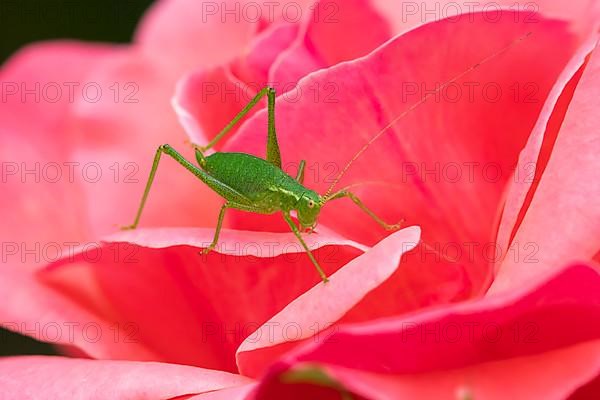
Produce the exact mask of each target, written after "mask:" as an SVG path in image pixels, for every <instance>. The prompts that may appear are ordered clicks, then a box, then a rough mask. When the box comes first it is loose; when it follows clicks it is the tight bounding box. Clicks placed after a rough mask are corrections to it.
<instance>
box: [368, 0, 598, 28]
mask: <svg viewBox="0 0 600 400" xmlns="http://www.w3.org/2000/svg"><path fill="white" fill-rule="evenodd" d="M372 6H373V7H374V8H375V9H376V10H378V12H379V13H380V14H381V15H383V16H385V18H386V19H387V20H388V21H389V24H390V25H391V27H392V31H393V32H394V33H404V32H407V31H409V30H410V29H413V28H415V27H417V26H419V25H422V24H425V23H427V22H431V21H435V20H440V19H444V18H454V17H455V16H457V15H460V14H467V15H468V14H469V13H472V12H476V11H492V12H494V13H502V12H505V10H515V9H516V8H517V7H518V9H520V10H522V11H525V12H526V16H527V19H528V20H529V21H530V22H534V21H535V19H533V18H532V17H533V16H534V15H535V14H536V13H541V14H543V15H545V16H546V17H547V18H550V19H560V20H568V21H569V24H570V25H571V29H572V30H573V31H575V32H577V33H578V34H582V35H586V34H587V33H589V32H592V31H594V30H595V28H594V25H597V24H598V16H599V15H600V5H599V4H598V3H597V2H596V1H594V0H575V1H570V2H559V1H554V0H538V1H536V2H535V3H515V2H514V1H512V0H484V1H477V2H475V1H470V0H463V1H456V0H424V1H421V2H418V3H417V2H403V3H401V5H400V6H398V4H396V3H393V2H389V1H387V0H372ZM492 18H494V17H492Z"/></svg>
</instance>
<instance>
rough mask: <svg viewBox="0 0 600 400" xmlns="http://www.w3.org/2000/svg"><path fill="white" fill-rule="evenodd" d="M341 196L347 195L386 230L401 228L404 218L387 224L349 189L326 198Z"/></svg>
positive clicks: (333, 198) (339, 197)
mask: <svg viewBox="0 0 600 400" xmlns="http://www.w3.org/2000/svg"><path fill="white" fill-rule="evenodd" d="M343 197H348V198H349V199H350V200H352V201H353V202H354V204H356V205H357V206H358V207H359V208H360V209H361V210H363V211H364V212H366V213H367V215H369V217H371V218H373V220H374V221H375V222H377V223H378V224H379V225H380V226H381V227H382V228H383V229H385V230H386V231H395V230H398V229H400V228H402V225H403V224H404V219H402V220H400V222H398V223H396V224H388V223H387V222H385V221H384V220H382V219H381V218H379V217H378V216H377V215H376V214H375V213H374V212H373V211H371V210H370V209H369V208H368V207H367V206H366V205H365V204H364V203H363V202H362V200H361V199H359V198H358V196H356V195H355V194H354V193H352V192H349V191H347V190H345V189H342V190H340V191H339V192H337V193H334V194H332V195H331V196H330V197H329V198H328V199H327V201H329V200H335V199H341V198H343Z"/></svg>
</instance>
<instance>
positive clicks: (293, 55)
mask: <svg viewBox="0 0 600 400" xmlns="http://www.w3.org/2000/svg"><path fill="white" fill-rule="evenodd" d="M391 37H392V35H391V32H390V29H389V27H388V25H387V22H386V20H385V19H384V18H383V17H382V16H381V15H380V14H378V13H376V12H375V11H374V10H373V8H372V7H371V2H370V1H369V0H345V1H339V0H335V1H327V2H320V3H316V5H315V7H314V8H313V9H312V13H311V16H310V18H308V19H306V21H305V26H304V27H303V29H302V30H301V31H300V32H299V34H298V37H297V39H296V40H295V43H294V45H293V46H291V47H290V48H289V49H287V50H286V51H285V52H284V53H282V54H281V55H280V56H279V57H278V58H277V62H275V63H274V64H273V66H272V68H271V71H270V73H269V81H270V82H271V83H272V84H273V83H275V84H276V87H281V88H282V90H281V91H280V92H286V91H289V90H290V89H289V88H291V87H294V86H295V84H296V83H297V82H298V81H299V80H300V78H302V77H304V76H305V75H308V74H309V73H311V72H313V71H316V70H318V69H321V68H326V67H329V66H332V65H335V64H338V63H340V62H342V61H348V60H352V59H355V58H358V57H362V56H364V55H366V54H368V53H370V52H371V51H372V50H373V49H375V48H376V47H378V46H379V45H381V44H383V42H385V41H386V40H388V39H390V38H391ZM342 42H343V43H344V45H342V46H341V45H340V43H342Z"/></svg>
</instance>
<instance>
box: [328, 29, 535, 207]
mask: <svg viewBox="0 0 600 400" xmlns="http://www.w3.org/2000/svg"><path fill="white" fill-rule="evenodd" d="M532 33H533V32H528V33H526V34H525V35H523V36H521V37H519V38H518V39H515V40H514V41H513V42H511V43H510V44H509V45H507V46H506V47H504V48H502V49H500V50H498V51H497V52H495V53H494V54H491V55H489V56H487V57H486V58H484V59H483V60H481V61H479V62H478V63H477V64H474V65H472V66H471V67H470V68H469V69H467V70H466V71H463V72H461V73H460V74H458V75H456V76H455V77H454V78H452V79H450V80H449V81H446V83H444V84H443V85H441V86H439V87H438V88H437V89H436V90H434V91H433V92H430V93H428V94H427V95H426V96H424V97H423V98H422V99H421V100H419V101H418V102H416V103H415V104H413V105H412V106H410V107H409V108H408V109H407V110H405V111H404V112H403V113H402V114H400V115H398V116H397V117H396V118H394V119H393V120H392V121H390V123H388V124H387V125H386V126H385V127H384V128H383V129H382V130H380V131H379V132H378V133H377V134H376V135H375V136H373V137H372V138H371V139H370V140H369V141H368V142H367V143H366V144H365V145H364V146H363V147H362V148H361V149H360V150H359V151H358V152H357V153H356V154H355V155H354V157H352V159H351V160H350V161H348V163H347V164H346V166H345V167H344V169H342V171H341V172H340V173H339V174H338V175H337V176H336V177H335V179H334V180H333V182H332V183H331V185H330V186H329V188H328V189H327V192H325V195H324V196H323V200H324V202H326V201H327V199H328V197H329V196H330V195H331V192H332V191H333V189H334V188H335V185H337V184H338V183H339V182H340V180H341V179H342V177H343V176H344V175H345V174H346V172H348V170H349V169H350V166H351V165H352V164H353V163H354V161H356V160H357V159H358V157H360V156H361V155H362V153H364V152H365V150H367V149H368V148H369V146H371V145H372V144H373V142H375V141H376V140H377V139H379V138H380V137H381V135H383V134H384V133H385V132H386V131H387V130H388V129H390V128H391V127H392V126H393V125H394V124H395V123H396V122H398V121H399V120H401V119H402V118H404V117H405V116H406V115H408V114H409V113H410V112H412V111H414V110H415V109H416V108H417V107H419V106H420V105H421V104H423V103H425V102H426V101H427V100H428V99H429V98H430V97H431V96H435V95H437V94H438V93H440V92H441V91H442V90H444V89H445V88H446V87H448V86H449V85H451V84H453V83H455V82H456V81H457V80H459V79H461V78H463V77H464V76H466V75H468V74H469V73H471V72H472V71H473V70H475V69H477V68H479V67H480V66H481V65H483V64H485V63H487V62H489V61H491V60H493V59H494V58H496V57H498V56H499V55H501V54H503V53H505V52H507V51H508V50H510V49H511V48H512V47H513V46H515V45H517V44H518V43H520V42H522V41H523V40H525V39H527V38H528V37H529V36H531V34H532Z"/></svg>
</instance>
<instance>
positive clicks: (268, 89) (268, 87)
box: [267, 86, 275, 94]
mask: <svg viewBox="0 0 600 400" xmlns="http://www.w3.org/2000/svg"><path fill="white" fill-rule="evenodd" d="M267 92H268V93H271V94H275V88H274V87H273V86H267Z"/></svg>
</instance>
